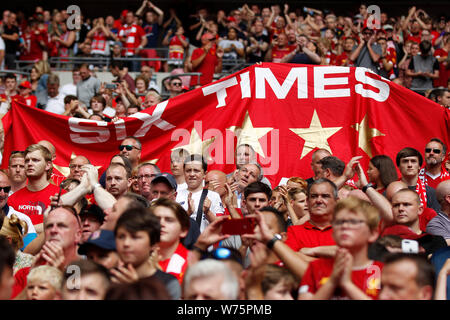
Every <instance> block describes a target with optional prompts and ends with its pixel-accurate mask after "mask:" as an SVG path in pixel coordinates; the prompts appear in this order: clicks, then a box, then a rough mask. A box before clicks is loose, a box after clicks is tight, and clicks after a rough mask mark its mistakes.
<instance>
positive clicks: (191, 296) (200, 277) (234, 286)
mask: <svg viewBox="0 0 450 320" xmlns="http://www.w3.org/2000/svg"><path fill="white" fill-rule="evenodd" d="M238 295H239V281H238V279H237V278H236V276H235V274H234V273H233V271H231V269H230V268H229V267H228V266H227V265H226V264H225V263H224V262H221V261H217V260H213V259H206V260H202V261H199V262H197V263H196V264H194V265H193V266H191V267H189V268H188V270H187V271H186V274H185V276H184V279H183V299H184V300H236V299H237V298H238Z"/></svg>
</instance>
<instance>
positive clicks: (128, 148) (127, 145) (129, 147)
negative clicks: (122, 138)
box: [119, 144, 141, 151]
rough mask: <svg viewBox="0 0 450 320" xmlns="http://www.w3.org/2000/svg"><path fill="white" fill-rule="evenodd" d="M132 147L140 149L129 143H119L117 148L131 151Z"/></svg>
mask: <svg viewBox="0 0 450 320" xmlns="http://www.w3.org/2000/svg"><path fill="white" fill-rule="evenodd" d="M133 148H135V149H137V150H141V149H139V148H136V147H135V146H131V145H129V144H126V145H125V144H124V145H120V146H119V150H120V151H123V149H127V151H131V150H133Z"/></svg>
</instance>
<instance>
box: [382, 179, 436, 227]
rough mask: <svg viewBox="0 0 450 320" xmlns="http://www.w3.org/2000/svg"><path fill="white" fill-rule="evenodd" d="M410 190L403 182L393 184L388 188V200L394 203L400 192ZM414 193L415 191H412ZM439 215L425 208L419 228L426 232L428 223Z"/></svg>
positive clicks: (420, 214) (420, 218)
mask: <svg viewBox="0 0 450 320" xmlns="http://www.w3.org/2000/svg"><path fill="white" fill-rule="evenodd" d="M405 188H408V185H407V184H406V183H405V182H403V181H394V182H391V183H390V184H389V185H388V187H387V188H386V198H387V199H388V200H389V201H390V202H391V203H392V197H393V196H394V194H396V193H397V192H398V191H399V190H402V189H405ZM412 191H414V190H412ZM436 215H437V213H436V211H434V210H433V209H431V208H428V207H423V211H422V212H421V213H419V227H420V230H422V231H423V232H426V230H427V225H428V223H429V222H430V221H431V220H432V219H433V218H434V217H436Z"/></svg>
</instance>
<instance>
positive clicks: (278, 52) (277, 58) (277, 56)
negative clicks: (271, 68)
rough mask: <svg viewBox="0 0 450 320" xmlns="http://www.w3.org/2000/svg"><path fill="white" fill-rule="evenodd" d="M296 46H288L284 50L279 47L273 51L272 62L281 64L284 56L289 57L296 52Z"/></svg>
mask: <svg viewBox="0 0 450 320" xmlns="http://www.w3.org/2000/svg"><path fill="white" fill-rule="evenodd" d="M295 47H296V46H286V47H284V48H279V47H278V46H276V47H273V49H272V62H281V59H283V57H284V56H286V55H288V54H289V53H291V52H292V51H294V50H295Z"/></svg>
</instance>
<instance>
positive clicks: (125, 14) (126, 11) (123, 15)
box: [120, 9, 128, 17]
mask: <svg viewBox="0 0 450 320" xmlns="http://www.w3.org/2000/svg"><path fill="white" fill-rule="evenodd" d="M127 13H128V10H127V9H125V10H122V13H121V14H120V15H121V16H122V17H126V16H127Z"/></svg>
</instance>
